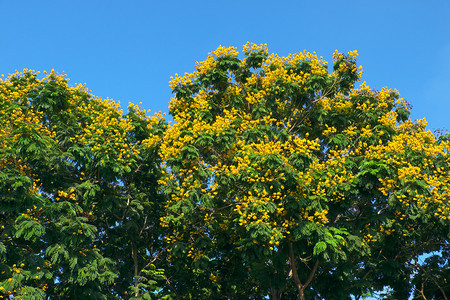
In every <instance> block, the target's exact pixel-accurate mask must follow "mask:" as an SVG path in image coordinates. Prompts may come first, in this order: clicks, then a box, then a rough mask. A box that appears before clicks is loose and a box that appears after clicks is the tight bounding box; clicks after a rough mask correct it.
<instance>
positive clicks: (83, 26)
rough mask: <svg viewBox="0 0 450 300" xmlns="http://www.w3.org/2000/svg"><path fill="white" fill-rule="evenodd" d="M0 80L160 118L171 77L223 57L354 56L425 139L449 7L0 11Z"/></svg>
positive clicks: (443, 81)
mask: <svg viewBox="0 0 450 300" xmlns="http://www.w3.org/2000/svg"><path fill="white" fill-rule="evenodd" d="M0 20H1V25H0V26H1V27H0V57H1V58H0V73H3V74H5V76H6V75H7V74H9V73H13V72H14V71H15V70H22V69H24V68H28V69H33V70H36V71H42V70H51V69H52V68H54V69H55V70H56V71H57V72H64V73H66V74H68V77H69V78H70V79H71V80H70V83H71V84H75V83H86V84H87V87H88V88H89V89H90V90H91V91H92V93H93V94H94V95H96V96H101V97H104V98H106V97H109V98H112V99H114V100H119V101H120V102H121V104H122V107H123V108H124V109H125V108H126V106H127V103H128V101H131V102H133V103H138V102H142V107H143V108H145V109H151V110H152V111H158V110H161V111H163V112H167V111H168V109H167V106H168V103H169V100H170V96H171V90H170V88H169V87H168V83H169V80H170V76H172V75H174V74H175V73H179V74H183V73H184V72H192V71H193V70H194V64H195V61H196V60H197V61H200V60H203V59H205V58H206V55H207V54H208V52H210V51H212V50H214V49H216V48H217V47H218V46H219V45H224V46H237V47H238V50H241V49H242V48H241V46H242V45H243V44H245V43H246V42H247V41H251V42H255V43H267V45H268V47H269V52H275V53H278V54H279V55H287V54H289V53H294V52H299V51H303V50H304V49H306V50H307V51H310V52H312V51H316V52H317V54H318V55H319V56H323V57H324V59H325V60H328V61H331V56H332V53H333V51H334V50H335V49H338V50H339V51H344V52H347V51H349V50H355V49H356V50H358V52H359V54H360V55H359V58H358V63H359V64H361V65H363V67H364V72H365V73H364V75H363V80H365V81H367V83H368V84H369V86H371V87H373V88H376V89H381V88H382V87H384V86H388V87H390V88H396V89H398V90H399V91H400V94H401V95H402V97H404V98H405V99H406V100H407V101H409V102H410V103H411V104H412V106H413V114H412V117H413V118H414V119H415V118H422V117H426V118H427V120H428V121H429V127H430V129H431V130H435V129H448V130H450V118H448V113H449V111H450V96H449V92H448V89H449V88H450V72H449V71H450V1H449V0H446V1H437V0H436V1H435V0H429V1H423V0H422V1H412V0H410V1H400V0H399V1H384V0H378V1H361V0H359V1H345V0H341V1H331V0H328V1H325V0H318V1H312V0H310V1H302V0H297V1H283V0H279V1H266V0H259V1H245V0H241V1H234V0H229V1H213V0H211V1H195V0H191V1H150V0H149V1H143V0H141V1H134V0H129V1H111V0H109V1H106V0H105V1H96V0H90V1H84V0H78V1H61V0H59V1H45V0H42V1H32V0H28V1H26V0H23V1H19V0H0Z"/></svg>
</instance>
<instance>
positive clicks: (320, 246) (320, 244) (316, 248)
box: [313, 241, 327, 255]
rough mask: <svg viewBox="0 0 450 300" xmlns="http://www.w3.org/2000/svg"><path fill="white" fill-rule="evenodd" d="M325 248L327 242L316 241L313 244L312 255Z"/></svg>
mask: <svg viewBox="0 0 450 300" xmlns="http://www.w3.org/2000/svg"><path fill="white" fill-rule="evenodd" d="M325 249H327V244H326V243H325V242H322V241H321V242H318V243H317V244H316V245H315V246H314V250H313V254H314V255H318V254H320V253H322V252H323V251H325Z"/></svg>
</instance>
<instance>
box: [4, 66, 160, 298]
mask: <svg viewBox="0 0 450 300" xmlns="http://www.w3.org/2000/svg"><path fill="white" fill-rule="evenodd" d="M128 110H129V111H128V113H127V114H126V115H123V114H122V111H121V110H120V107H119V104H118V103H115V102H114V101H112V100H109V99H106V100H105V99H101V98H96V97H94V96H92V95H91V94H90V93H89V91H88V90H87V89H86V88H85V87H84V86H82V85H78V86H75V87H73V86H70V85H69V84H68V79H66V78H65V76H64V75H61V74H56V73H55V72H54V71H53V70H52V72H50V73H49V74H47V75H45V76H44V77H43V78H42V79H39V78H38V73H36V72H34V71H28V70H25V71H24V72H22V73H18V72H17V73H15V74H12V75H10V76H9V77H8V78H5V79H4V80H2V81H1V82H0V195H1V200H0V224H1V229H0V232H1V237H0V269H1V274H0V297H1V295H3V296H2V298H9V297H10V296H13V297H14V298H15V299H16V298H17V299H69V298H71V299H72V298H73V299H75V298H77V299H116V298H117V299H132V298H134V299H136V298H140V299H142V298H143V299H150V298H153V297H157V298H158V299H160V298H161V297H162V296H163V295H161V294H160V288H159V287H160V286H161V284H162V283H163V282H164V281H165V279H164V273H163V270H162V269H161V261H163V260H164V259H163V258H164V256H165V255H166V252H165V250H164V249H163V247H162V236H163V235H164V229H163V228H162V227H161V226H160V224H159V223H160V222H159V218H160V216H161V212H162V209H163V205H164V203H163V200H164V197H163V196H162V195H161V194H160V193H159V192H158V191H157V179H158V177H159V172H160V169H159V164H160V162H159V159H158V156H157V153H156V151H155V149H154V148H149V147H147V146H146V145H147V144H148V143H149V142H150V141H152V140H153V139H155V138H156V137H157V136H159V135H160V134H161V133H162V132H163V130H164V127H165V123H164V121H163V118H162V116H153V117H148V116H146V112H145V111H143V110H141V109H140V108H139V107H138V106H136V105H131V104H130V106H129V108H128Z"/></svg>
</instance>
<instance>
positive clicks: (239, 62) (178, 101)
mask: <svg viewBox="0 0 450 300" xmlns="http://www.w3.org/2000/svg"><path fill="white" fill-rule="evenodd" d="M356 57H357V52H356V51H351V52H349V53H348V54H343V53H339V52H337V51H336V52H335V53H334V54H333V65H332V66H330V67H329V66H328V63H327V62H325V61H324V60H323V59H322V58H321V57H318V56H317V55H316V54H315V53H307V52H302V53H297V54H292V55H289V56H287V57H280V56H278V55H276V54H269V52H268V50H267V48H266V46H265V45H255V44H251V43H248V44H246V45H244V47H243V54H242V55H241V56H240V55H239V53H238V52H237V50H236V48H234V47H229V48H225V47H219V48H218V49H217V50H216V51H214V52H212V53H210V54H209V55H208V57H207V59H206V60H205V61H203V62H199V63H197V64H196V67H195V71H194V72H193V73H191V74H188V73H186V74H185V76H178V75H176V76H175V78H173V79H172V81H171V82H170V86H171V88H172V89H173V93H174V97H173V98H172V100H171V101H170V104H169V110H170V113H171V115H172V116H173V123H172V124H170V125H169V124H167V123H166V122H165V118H164V116H162V115H161V114H156V115H154V116H149V115H148V112H146V111H144V110H142V109H141V108H140V107H139V106H137V105H133V104H130V105H129V106H128V112H127V113H126V114H124V113H123V112H122V111H121V110H120V107H119V103H116V102H114V101H112V100H109V99H106V100H104V99H101V98H96V97H94V96H93V95H91V94H90V92H89V91H88V90H87V89H86V88H85V87H84V86H82V85H78V86H76V87H73V86H70V85H69V84H68V80H67V79H66V78H65V77H64V76H63V75H59V74H55V73H54V71H52V72H50V73H49V74H46V75H45V76H43V78H39V74H38V73H36V72H33V71H27V70H25V71H24V72H22V73H15V74H12V75H10V76H9V77H8V78H5V79H3V80H2V81H1V82H0V197H1V199H0V226H1V227H0V228H1V229H0V234H1V236H0V297H2V296H1V295H3V298H9V297H12V296H13V297H15V298H18V299H69V298H79V299H161V298H167V299H170V298H174V299H267V297H270V298H271V299H352V297H353V299H354V298H356V299H359V298H360V297H363V296H367V295H375V294H377V293H379V294H380V295H383V296H382V297H384V298H385V299H407V298H408V297H409V296H410V295H412V296H413V297H415V298H417V299H446V298H445V297H446V295H448V294H449V293H450V283H449V282H448V280H447V278H448V275H449V270H450V268H449V267H450V265H449V261H448V254H449V251H450V250H449V247H448V240H449V235H450V233H449V228H450V227H449V225H450V221H449V218H450V203H449V198H450V157H449V148H450V142H449V139H448V136H446V135H441V136H436V135H434V134H433V133H431V132H430V131H429V130H427V128H426V121H425V119H422V120H417V121H413V120H411V119H409V111H410V110H409V107H408V105H407V103H406V102H405V101H404V100H403V99H402V98H400V96H399V93H398V92H397V91H395V90H390V89H387V88H384V89H382V90H380V91H376V90H373V89H371V88H369V86H368V85H367V84H366V83H365V82H364V83H360V84H359V85H358V86H356V85H357V84H358V81H359V80H360V78H361V74H362V69H361V68H358V66H357V64H356ZM330 69H331V70H330ZM169 123H170V122H169ZM380 297H381V296H380Z"/></svg>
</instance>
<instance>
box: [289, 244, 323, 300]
mask: <svg viewBox="0 0 450 300" xmlns="http://www.w3.org/2000/svg"><path fill="white" fill-rule="evenodd" d="M289 265H290V266H291V273H292V277H293V278H294V282H295V285H296V286H297V289H298V299H299V300H305V289H306V287H307V286H308V285H309V284H310V283H311V281H312V279H313V278H314V274H315V273H316V271H317V267H318V266H319V260H318V259H317V260H316V262H315V263H314V267H313V268H312V270H311V272H310V273H309V276H308V279H307V280H306V282H305V283H304V284H302V282H301V281H300V278H299V277H298V271H297V265H296V263H295V255H294V247H293V245H292V242H289Z"/></svg>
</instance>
